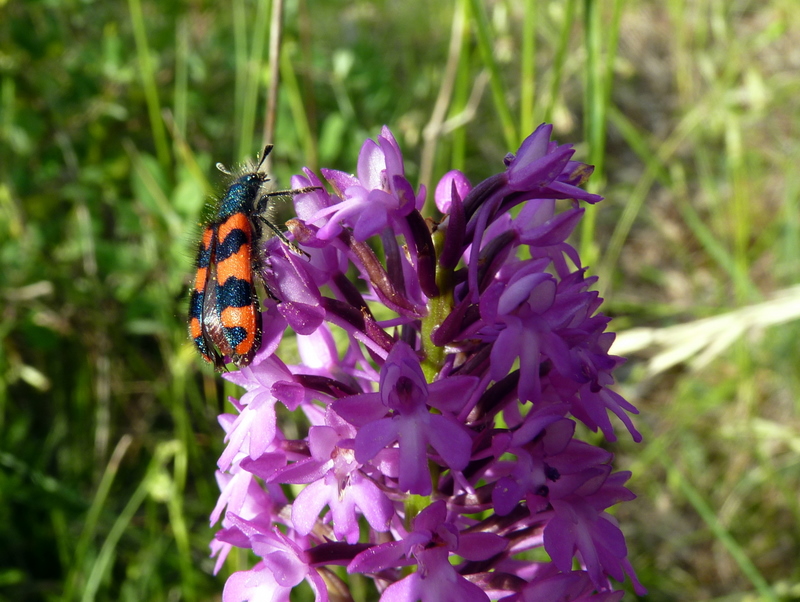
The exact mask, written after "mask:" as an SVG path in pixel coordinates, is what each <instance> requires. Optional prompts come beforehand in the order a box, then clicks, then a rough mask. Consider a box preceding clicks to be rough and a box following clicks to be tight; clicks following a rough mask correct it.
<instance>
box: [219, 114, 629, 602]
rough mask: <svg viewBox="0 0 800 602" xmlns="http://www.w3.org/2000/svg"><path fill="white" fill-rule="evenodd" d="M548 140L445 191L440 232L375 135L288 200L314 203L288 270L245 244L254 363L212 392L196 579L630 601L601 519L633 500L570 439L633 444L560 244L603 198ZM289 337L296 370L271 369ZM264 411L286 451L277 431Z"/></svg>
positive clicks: (270, 596) (281, 592)
mask: <svg viewBox="0 0 800 602" xmlns="http://www.w3.org/2000/svg"><path fill="white" fill-rule="evenodd" d="M551 133H552V127H551V126H549V125H542V126H540V127H539V128H537V130H536V131H535V132H534V133H533V134H531V136H529V137H528V138H527V139H526V140H525V141H524V142H523V144H522V145H521V147H520V149H519V150H518V152H517V153H516V154H514V155H508V156H507V157H506V158H505V160H504V164H505V169H504V170H503V171H501V172H499V173H497V174H495V175H493V176H491V177H489V178H488V179H487V180H485V181H483V182H481V183H479V184H477V185H475V186H472V185H471V184H470V182H469V180H468V179H467V177H466V176H465V175H464V174H463V173H461V172H459V171H451V172H449V173H447V174H446V175H445V176H444V177H443V178H442V179H441V181H440V182H439V183H438V185H437V186H436V188H435V191H434V195H433V197H434V198H433V200H435V203H436V207H437V208H438V209H439V211H440V212H441V213H442V214H443V217H441V218H440V219H437V220H432V219H425V218H423V216H422V214H421V211H422V209H423V205H424V204H425V199H426V192H425V190H424V189H419V190H416V191H415V190H414V188H413V187H412V185H411V184H410V183H409V182H408V180H407V179H406V176H405V169H404V166H403V157H402V153H401V151H400V147H399V145H398V143H397V141H396V140H395V138H394V137H393V136H392V134H391V132H390V131H389V130H388V129H387V128H383V130H382V131H381V135H380V136H379V137H378V139H377V141H375V142H373V141H367V142H366V143H365V144H364V147H363V148H362V151H361V155H360V157H359V160H358V169H357V174H356V175H350V174H347V173H343V172H340V171H334V170H322V174H323V176H324V180H323V179H320V178H319V177H318V176H317V175H316V174H314V173H312V172H311V171H309V170H304V175H303V176H296V177H295V178H294V179H293V182H292V184H293V186H295V187H298V188H299V187H310V186H318V187H320V188H319V189H317V190H314V191H312V192H308V193H304V194H300V195H298V196H297V197H296V198H295V209H296V213H297V218H295V219H292V220H290V221H289V222H288V224H287V226H288V228H289V232H290V234H291V236H292V238H293V239H294V244H295V245H297V247H299V248H300V249H301V250H302V252H303V253H304V254H305V256H303V255H301V254H299V253H297V252H295V251H294V250H292V249H289V248H288V247H287V246H286V245H285V244H283V243H282V242H281V241H280V240H279V239H277V238H273V239H271V240H269V241H267V242H266V243H264V248H263V258H262V259H263V260H262V262H261V265H262V271H261V272H262V273H261V274H260V276H261V278H262V279H263V281H264V283H265V285H266V288H267V290H268V291H269V293H270V296H269V298H268V299H266V300H265V309H264V311H263V313H262V320H263V336H262V341H263V342H262V348H261V350H260V351H259V353H258V354H257V355H256V357H255V359H254V360H253V361H252V363H251V364H250V365H249V366H247V367H245V368H242V369H241V370H240V371H238V372H232V373H228V374H226V375H225V377H226V378H227V379H228V380H230V381H232V382H234V383H236V384H238V385H240V386H242V387H244V388H245V389H246V393H244V395H242V397H241V398H240V399H238V400H235V399H232V400H231V401H232V403H233V407H234V410H235V414H224V415H222V416H221V417H220V424H221V425H222V426H223V428H224V430H225V432H226V442H227V447H226V449H225V451H224V452H223V454H222V456H221V457H220V460H219V463H218V464H219V469H220V472H219V473H218V482H219V485H220V489H221V491H222V493H221V495H220V500H219V502H218V504H217V507H216V508H215V509H214V512H213V514H212V517H211V518H212V524H213V523H216V522H217V521H219V520H220V519H221V520H222V529H221V530H220V531H218V533H217V534H216V536H215V539H214V541H213V543H212V551H213V552H214V554H215V555H217V567H216V569H217V570H219V568H220V565H221V563H222V562H223V560H224V558H225V556H226V555H227V553H228V552H229V551H230V549H232V548H233V547H239V548H249V549H251V550H252V551H253V553H254V554H255V555H256V556H257V557H258V559H259V560H258V562H257V563H256V564H255V565H254V566H253V568H252V569H250V570H246V571H240V572H238V573H234V574H233V575H232V576H231V577H230V579H229V580H228V583H227V584H226V587H225V591H224V593H223V601H224V602H243V601H244V600H253V601H257V600H288V599H289V592H290V591H291V590H292V588H293V587H294V586H296V585H298V584H299V583H300V582H302V581H303V580H305V581H307V582H308V583H309V584H310V586H311V588H312V590H313V591H314V593H315V599H316V600H328V594H329V592H330V593H331V597H334V598H336V599H340V598H341V599H346V595H349V594H346V592H347V583H346V582H345V581H343V580H342V578H341V575H342V573H341V570H342V569H341V568H340V569H339V571H340V572H339V573H334V572H333V571H332V570H331V568H332V567H336V566H338V567H347V571H348V572H349V573H361V574H363V575H365V576H367V577H369V578H371V579H372V581H373V582H374V584H375V588H376V589H377V591H378V592H379V593H380V594H381V600H383V601H384V602H401V601H402V602H413V601H415V600H423V601H428V600H431V601H434V600H435V601H440V600H445V601H446V600H453V601H456V600H458V601H461V600H466V601H472V600H475V601H478V600H490V599H492V600H505V601H506V602H516V601H521V602H533V601H534V600H565V601H566V600H586V601H597V602H614V601H618V600H620V599H621V598H622V591H621V590H619V589H618V586H617V585H615V584H616V583H620V582H622V581H624V580H625V579H627V578H630V582H631V585H632V587H633V589H634V591H636V592H637V593H644V592H645V589H644V588H643V587H642V585H641V584H640V583H639V582H638V580H637V578H636V574H635V572H634V570H633V568H632V566H631V565H630V562H629V561H628V559H627V547H626V545H625V539H624V536H623V533H622V530H621V529H620V527H619V525H618V524H617V523H616V521H615V520H614V518H613V517H612V516H611V515H610V514H608V512H607V510H608V509H609V508H610V507H612V506H614V505H615V504H617V503H619V502H622V501H627V500H631V499H633V498H634V496H633V494H632V493H631V492H630V491H629V490H628V489H627V488H626V487H625V486H624V485H625V482H626V481H627V480H628V478H629V477H630V474H629V473H627V472H613V470H612V461H613V455H612V454H611V453H610V452H607V451H605V450H603V449H601V448H599V447H596V446H593V445H590V444H588V443H586V442H583V441H580V440H579V439H578V438H577V437H576V428H575V427H576V424H577V423H578V422H580V423H582V424H584V425H585V426H586V427H588V428H589V429H591V430H593V431H598V430H599V431H600V432H601V433H602V434H603V436H604V437H605V438H606V439H607V440H609V441H613V440H614V439H615V437H616V434H615V427H614V422H612V416H616V418H617V419H619V421H620V422H621V423H622V425H623V426H624V427H625V428H626V429H627V431H628V432H629V433H630V435H631V436H632V437H633V439H634V440H636V441H639V440H640V439H641V435H640V434H639V433H638V432H637V431H636V429H635V428H634V426H633V423H632V421H631V417H630V414H636V413H637V412H636V409H635V408H634V407H633V406H632V405H630V404H629V403H628V402H627V401H625V399H623V398H622V397H621V396H620V395H619V394H618V393H616V392H614V391H613V390H612V389H611V388H610V387H611V385H613V382H614V380H613V376H612V373H613V371H614V369H615V368H616V367H617V366H619V365H620V364H621V363H622V361H623V360H622V359H621V358H618V357H615V356H612V355H609V353H608V350H609V348H610V346H611V343H612V341H613V339H614V335H613V333H610V332H607V331H606V327H607V325H608V322H609V319H608V318H606V317H605V316H603V315H602V314H601V313H598V310H599V308H600V304H601V302H602V300H601V299H600V298H599V297H598V295H597V293H596V292H595V291H593V290H592V287H593V285H594V284H595V280H596V278H594V277H587V276H586V268H585V267H584V266H582V265H581V262H580V257H579V256H578V253H577V251H576V250H575V249H574V248H573V247H572V246H571V245H570V244H569V243H568V242H567V238H568V237H569V235H570V234H571V233H572V231H573V230H574V228H575V226H576V225H577V223H578V222H579V221H580V218H581V216H582V215H583V209H582V208H580V207H579V206H578V205H579V202H580V201H584V202H587V203H596V202H598V201H600V200H601V198H600V197H598V196H597V195H593V194H589V193H587V192H586V191H584V190H582V189H581V188H579V186H580V185H581V184H582V183H583V182H585V181H586V179H587V178H588V177H589V176H590V175H591V172H592V168H591V166H588V165H585V164H583V163H579V162H576V161H573V160H572V155H573V150H572V148H571V147H570V146H569V145H558V144H557V143H555V142H553V141H552V140H551V139H550V136H551ZM559 200H561V203H564V207H563V208H561V209H559V202H558V201H559ZM287 327H288V328H289V329H290V330H291V331H293V332H294V333H295V334H294V336H293V341H296V342H297V347H296V348H297V350H298V351H299V357H300V362H299V363H297V364H287V363H284V361H282V360H281V359H280V358H281V357H283V358H286V357H288V356H287V355H285V350H284V348H285V347H289V346H290V345H291V343H287V344H284V343H283V336H284V333H285V331H286V330H287ZM278 403H280V404H282V405H283V406H285V407H286V408H288V409H289V410H290V411H299V412H302V414H303V415H304V417H305V421H306V423H307V424H308V425H310V426H309V427H308V428H307V431H306V432H299V433H298V432H297V427H293V429H292V430H289V429H285V428H283V427H282V425H281V424H280V421H279V420H278V414H277V413H276V406H277V404H278ZM290 432H291V433H292V434H291V435H289V433H290ZM289 485H291V486H292V487H291V488H289V487H288V486H289ZM300 486H302V489H299V487H300ZM290 490H291V491H293V492H294V493H293V494H292V496H291V497H289V498H287V497H286V496H287V495H288V492H289V491H290ZM536 549H539V550H541V551H542V553H540V554H539V557H541V556H543V555H544V554H546V555H549V557H550V559H551V561H549V562H536V561H532V560H530V557H531V556H530V555H529V554H527V553H528V552H530V551H531V550H536ZM576 563H577V564H576ZM576 566H577V567H579V568H576ZM337 575H338V576H337ZM332 588H333V589H332ZM334 590H335V591H336V594H335V595H334V594H333V592H334ZM343 592H345V594H346V595H345V594H343Z"/></svg>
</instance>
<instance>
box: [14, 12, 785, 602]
mask: <svg viewBox="0 0 800 602" xmlns="http://www.w3.org/2000/svg"><path fill="white" fill-rule="evenodd" d="M270 15H271V7H270V5H269V3H265V2H256V1H253V0H234V1H233V2H231V3H230V4H227V3H219V2H209V1H205V0H201V1H200V2H193V3H169V2H167V3H165V2H154V1H153V0H129V2H127V3H125V2H95V3H85V2H77V1H76V0H60V1H59V0H54V1H52V2H6V3H0V42H2V43H0V48H1V49H2V50H0V269H1V271H0V273H2V281H1V282H0V298H1V299H2V301H0V310H1V311H0V339H1V341H0V374H1V375H2V377H0V543H2V545H0V600H9V601H18V600H65V601H66V600H69V601H72V600H87V601H88V600H144V599H147V600H217V599H219V596H220V592H221V590H222V585H223V583H224V579H225V576H226V575H227V574H229V573H230V572H231V571H234V570H237V569H239V568H244V567H247V566H248V564H249V562H250V560H249V559H248V557H247V555H246V554H237V555H232V557H231V559H229V561H228V562H227V564H226V566H225V568H224V570H223V574H221V575H219V576H217V577H214V576H212V575H211V571H212V567H213V562H212V561H211V560H210V559H209V558H208V557H207V556H208V548H207V545H208V541H209V539H210V537H211V534H212V530H211V529H210V528H209V526H208V522H207V517H208V514H209V513H210V511H211V509H212V508H213V506H214V504H215V501H216V495H217V487H216V483H215V481H214V468H215V462H216V458H217V456H218V454H219V453H220V451H221V448H222V432H221V429H219V428H218V426H217V423H216V415H217V414H218V413H219V412H220V411H221V410H222V408H223V407H224V406H223V400H224V399H225V398H226V395H229V394H232V395H235V394H236V390H235V388H233V387H230V386H229V385H226V384H223V382H222V380H221V379H220V378H219V377H218V376H216V375H214V374H212V373H211V372H210V371H209V370H207V369H206V368H205V367H204V366H202V365H201V362H200V360H199V359H198V358H197V357H196V355H195V353H194V351H193V350H192V349H191V348H190V347H189V344H188V340H187V336H186V334H185V324H184V313H185V305H186V290H187V289H188V282H189V278H190V273H191V269H192V268H191V263H192V254H193V251H192V244H193V241H194V239H195V237H196V236H197V233H198V229H199V228H198V223H199V222H200V221H201V219H202V215H203V213H204V211H206V207H205V206H206V204H207V202H208V200H209V199H210V195H212V194H213V193H215V192H218V191H219V187H220V185H221V178H220V176H219V174H218V173H217V172H216V171H215V170H214V167H213V166H214V163H215V162H217V161H220V162H222V163H223V164H225V165H235V164H236V163H238V162H240V161H242V160H244V159H247V158H248V157H253V156H255V155H256V153H257V152H258V151H259V150H260V148H261V147H262V144H263V140H262V137H263V133H262V132H263V128H264V122H265V110H266V109H265V107H266V91H267V86H268V84H269V82H270V81H272V75H273V74H272V73H270V71H269V69H268V48H269V41H270V40H269V20H270ZM451 37H452V38H453V39H452V40H451ZM798 39H800V12H799V11H798V10H797V6H796V3H795V0H768V1H766V2H762V3H754V2H744V1H732V2H720V1H713V0H697V1H696V2H686V1H684V0H668V1H666V2H655V1H645V0H629V1H628V2H621V1H614V2H600V1H599V0H584V1H583V2H577V1H576V0H564V1H562V2H537V1H535V0H527V1H524V2H510V1H499V2H492V3H487V2H481V1H479V0H456V1H455V2H454V3H434V4H433V5H432V7H431V3H422V2H406V3H401V2H388V1H381V2H344V1H342V2H326V3H321V2H316V3H296V2H291V3H288V4H287V6H286V7H285V15H284V29H283V41H282V59H281V61H280V62H279V63H278V70H279V72H280V78H281V87H280V90H279V96H278V104H277V109H276V110H277V115H276V118H277V119H276V123H277V125H276V130H275V133H274V135H273V136H272V138H273V139H272V140H271V141H272V142H275V143H276V147H275V152H274V157H273V165H272V171H273V173H274V174H275V179H276V181H277V182H278V183H279V184H281V185H286V184H288V182H289V177H290V175H291V174H292V173H296V172H298V171H299V169H300V167H302V166H303V165H308V166H309V167H312V168H317V167H319V166H328V167H334V168H338V169H343V170H347V171H350V170H353V169H354V167H355V161H356V156H357V152H358V148H359V147H360V144H361V142H362V141H363V139H364V138H365V137H367V136H374V135H375V134H377V132H378V130H379V128H380V126H381V125H383V124H387V125H389V126H390V127H391V128H392V130H393V131H394V133H395V135H396V136H397V137H398V140H399V141H400V144H401V146H402V148H403V150H404V152H405V157H406V159H407V165H408V172H409V175H410V178H411V179H412V181H414V180H416V179H419V180H421V181H423V182H425V183H426V184H428V185H430V184H435V182H436V180H437V178H438V177H439V176H440V175H442V174H443V173H444V172H445V171H447V170H448V169H451V168H453V167H456V168H460V169H462V170H464V171H466V172H467V173H468V174H469V175H470V176H471V177H472V178H473V181H478V180H479V179H481V178H483V177H485V176H487V175H489V174H491V173H494V171H496V169H497V168H498V166H499V165H500V161H501V159H502V157H503V155H504V154H505V153H506V152H508V151H509V150H514V148H515V147H516V145H517V144H518V143H519V141H520V140H522V138H524V137H525V135H527V133H529V131H530V130H531V128H532V127H534V126H535V125H537V124H538V123H540V122H541V121H542V120H545V119H546V120H549V121H552V122H553V123H554V124H555V135H556V137H557V139H558V140H559V141H560V142H573V143H576V146H577V148H578V155H579V158H581V159H583V160H586V161H588V162H590V163H593V164H595V165H596V166H597V170H596V172H595V176H594V177H593V180H592V184H591V187H592V190H593V191H595V192H599V193H600V194H603V195H604V196H605V197H606V199H607V200H606V201H604V202H603V203H601V204H600V205H599V206H597V207H595V208H590V209H589V210H588V211H587V216H586V219H585V221H584V224H583V226H582V229H581V231H580V233H579V236H578V237H577V238H576V240H575V241H574V242H575V244H576V245H577V246H578V247H579V248H580V249H581V253H582V257H583V258H584V261H586V262H587V263H588V264H589V265H590V266H591V269H592V271H593V272H594V273H597V274H599V275H600V276H601V282H600V285H599V286H600V288H601V290H602V291H603V294H604V296H605V297H606V305H605V312H606V313H608V314H610V315H613V316H615V317H616V318H617V319H616V320H615V322H614V323H613V327H614V329H615V330H618V331H630V330H631V329H633V328H637V327H647V328H649V329H651V330H647V331H645V332H646V333H647V336H648V337H649V338H646V340H644V342H643V343H641V344H637V343H635V342H634V343H631V339H630V336H629V335H625V336H628V338H627V339H625V338H624V337H623V338H622V339H623V340H622V342H624V343H625V344H626V345H628V347H627V348H628V349H631V350H632V357H631V360H630V361H629V362H628V364H627V365H626V366H625V368H624V370H623V371H622V373H621V374H620V375H619V377H620V390H621V391H622V392H623V394H624V395H626V396H627V398H628V399H630V400H631V401H632V402H633V403H634V404H635V405H637V407H639V409H640V411H641V415H640V417H639V419H638V421H637V425H638V426H639V428H640V429H641V430H642V432H643V433H644V434H645V437H646V439H645V442H644V443H643V444H640V445H635V444H633V443H631V442H630V441H626V440H625V439H624V437H623V439H622V440H621V441H620V442H619V443H617V444H614V445H613V446H611V449H612V450H613V451H614V452H615V453H616V454H617V465H618V467H619V468H622V469H628V470H631V471H633V477H632V479H631V481H630V487H631V488H632V489H633V490H634V491H635V492H636V493H638V495H639V499H638V500H636V501H635V502H631V503H628V504H624V505H623V506H622V507H621V508H620V509H619V511H618V513H617V517H618V519H619V520H620V522H621V525H622V528H623V531H624V532H625V533H626V534H627V537H628V548H629V553H630V558H631V561H632V563H633V565H634V567H635V568H636V569H637V571H638V572H639V576H640V578H641V581H642V582H643V583H644V584H645V585H646V586H647V587H648V588H649V590H650V593H649V594H648V595H647V596H646V597H645V599H646V600H652V601H662V600H663V601H667V600H675V601H678V600H726V601H733V600H742V601H744V600H797V599H800V563H798V562H797V558H800V502H799V501H798V500H799V499H800V498H798V490H800V402H798V398H799V396H798V393H800V376H799V374H800V372H799V370H798V368H800V343H798V341H799V340H800V324H798V321H797V318H796V316H794V315H793V314H792V313H791V311H789V310H787V312H786V314H785V316H784V314H783V313H780V312H778V313H776V311H777V310H776V309H775V306H773V305H769V304H766V305H765V302H766V301H767V300H769V299H771V298H772V297H774V296H775V295H776V294H777V293H779V292H780V291H782V290H784V289H788V288H789V287H791V286H792V285H795V284H798V283H800V268H799V267H798V260H799V259H800V169H798V165H800V104H798V103H797V98H798V95H799V94H800V76H799V75H798V74H800V70H798V63H797V40H798ZM792 303H795V304H800V300H798V299H797V297H796V296H795V297H794V301H790V302H789V303H788V305H787V307H789V308H790V309H791V306H792ZM748 308H749V309H748ZM748 312H749V313H748ZM714 316H728V318H729V319H730V321H729V322H726V323H724V324H727V325H728V326H725V327H723V328H721V329H718V330H714V331H708V330H707V329H706V328H705V326H704V324H706V323H704V322H698V323H697V324H694V322H695V321H697V320H701V319H704V318H710V317H714ZM753 316H756V317H753ZM680 324H692V326H690V327H689V330H688V336H686V333H687V331H686V330H684V331H683V338H680V337H679V336H678V333H680V331H675V330H670V329H669V327H670V326H673V327H674V326H676V325H680ZM694 329H696V330H694ZM638 332H640V333H641V332H643V331H638ZM680 345H684V346H683V347H681V346H680ZM664 358H673V360H674V361H664ZM630 599H634V596H633V595H632V594H630Z"/></svg>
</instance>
